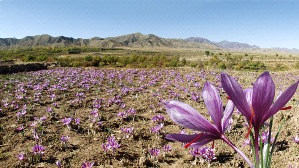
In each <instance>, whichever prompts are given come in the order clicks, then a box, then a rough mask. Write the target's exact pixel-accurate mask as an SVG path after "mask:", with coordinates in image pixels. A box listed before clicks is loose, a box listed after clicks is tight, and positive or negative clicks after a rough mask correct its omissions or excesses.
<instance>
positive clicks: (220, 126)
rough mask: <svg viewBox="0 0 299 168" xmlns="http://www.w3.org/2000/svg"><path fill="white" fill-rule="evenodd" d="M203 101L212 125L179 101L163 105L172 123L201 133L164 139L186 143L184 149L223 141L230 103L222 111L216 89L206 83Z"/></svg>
mask: <svg viewBox="0 0 299 168" xmlns="http://www.w3.org/2000/svg"><path fill="white" fill-rule="evenodd" d="M203 99H204V102H205V104H206V106H207V109H208V113H209V114H210V116H211V118H212V120H213V123H214V124H212V123H210V122H209V121H208V120H207V119H206V118H204V117H203V116H202V115H201V114H199V113H198V112H197V111H196V110H195V109H193V108H192V107H191V106H189V105H187V104H185V103H182V102H179V101H169V102H166V103H165V105H166V110H167V113H168V115H169V116H170V118H171V119H172V120H173V121H174V122H176V123H177V124H179V125H181V126H183V127H186V128H190V129H193V130H196V131H201V132H203V133H200V134H193V135H186V134H168V135H166V139H168V140H176V141H179V142H183V143H187V144H186V145H185V147H186V148H187V147H189V146H191V147H192V148H198V147H200V146H202V145H205V144H207V143H209V142H211V141H214V140H216V139H222V140H224V139H223V136H222V135H224V133H225V131H226V130H227V129H228V127H229V120H230V118H231V116H232V112H233V108H234V105H233V103H232V101H228V103H227V105H226V108H225V110H224V111H223V107H222V102H221V99H220V96H219V94H218V92H217V90H216V88H215V87H214V86H213V85H211V84H210V83H208V82H206V83H205V85H204V88H203Z"/></svg>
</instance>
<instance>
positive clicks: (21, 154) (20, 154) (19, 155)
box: [17, 153, 25, 161]
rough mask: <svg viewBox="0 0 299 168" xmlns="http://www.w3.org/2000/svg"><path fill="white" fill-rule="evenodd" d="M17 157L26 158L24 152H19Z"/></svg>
mask: <svg viewBox="0 0 299 168" xmlns="http://www.w3.org/2000/svg"><path fill="white" fill-rule="evenodd" d="M17 158H18V159H19V160H20V161H22V160H24V158H25V156H24V153H19V154H18V156H17Z"/></svg>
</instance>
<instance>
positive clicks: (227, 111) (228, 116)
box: [222, 100, 234, 133]
mask: <svg viewBox="0 0 299 168" xmlns="http://www.w3.org/2000/svg"><path fill="white" fill-rule="evenodd" d="M233 110H234V103H233V102H232V101H231V100H229V101H228V102H227V104H226V107H225V110H224V116H223V118H222V133H224V132H225V131H226V130H227V128H228V127H229V120H230V119H231V117H232V114H233Z"/></svg>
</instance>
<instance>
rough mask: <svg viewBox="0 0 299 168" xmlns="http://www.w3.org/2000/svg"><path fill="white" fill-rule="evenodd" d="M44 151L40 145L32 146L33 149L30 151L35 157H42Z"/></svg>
mask: <svg viewBox="0 0 299 168" xmlns="http://www.w3.org/2000/svg"><path fill="white" fill-rule="evenodd" d="M45 149H46V148H45V147H43V146H42V145H34V146H33V148H32V151H33V153H34V154H35V155H36V154H40V155H43V154H44V150H45Z"/></svg>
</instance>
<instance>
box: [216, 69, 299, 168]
mask: <svg viewBox="0 0 299 168" xmlns="http://www.w3.org/2000/svg"><path fill="white" fill-rule="evenodd" d="M298 83H299V80H298V81H296V82H295V83H294V84H292V85H291V86H290V87H289V88H288V89H287V90H286V91H285V92H283V93H281V94H280V96H279V97H278V98H277V100H276V101H275V102H274V103H273V100H274V96H275V85H274V82H273V80H272V78H271V76H270V74H269V72H267V71H266V72H264V73H262V74H261V75H260V76H259V77H258V78H257V80H256V81H255V82H254V83H253V89H251V88H248V89H246V90H245V91H243V89H242V87H241V86H240V84H239V83H238V82H237V81H236V80H235V79H234V78H232V77H231V76H229V75H227V74H225V73H221V84H222V87H223V89H224V91H225V92H226V94H227V95H228V97H229V99H231V100H232V101H233V102H234V104H235V106H236V107H237V109H238V110H239V111H240V112H241V113H242V114H243V115H244V116H245V117H246V119H247V122H248V123H249V127H248V131H249V132H248V133H250V129H251V128H252V127H253V129H254V139H253V140H254V147H255V157H256V158H255V161H256V165H259V150H258V148H259V136H260V134H259V131H260V128H261V127H262V126H263V125H264V123H265V121H267V120H268V119H269V118H271V117H272V116H273V115H275V114H276V113H277V112H278V111H280V110H286V109H290V108H291V107H290V106H289V107H284V106H285V105H286V104H287V103H288V101H289V100H290V99H291V98H292V96H293V95H294V93H295V92H296V89H297V87H298ZM248 133H247V136H248Z"/></svg>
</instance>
